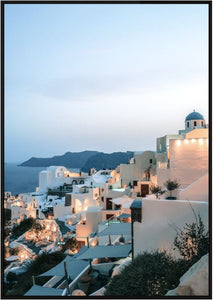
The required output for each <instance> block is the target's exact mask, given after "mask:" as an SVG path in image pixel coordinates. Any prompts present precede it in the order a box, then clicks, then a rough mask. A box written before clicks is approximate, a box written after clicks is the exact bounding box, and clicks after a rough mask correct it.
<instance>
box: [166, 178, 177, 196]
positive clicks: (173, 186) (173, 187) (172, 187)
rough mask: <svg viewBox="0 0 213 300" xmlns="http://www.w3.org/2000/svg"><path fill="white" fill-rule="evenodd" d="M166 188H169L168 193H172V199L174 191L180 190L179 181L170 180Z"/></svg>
mask: <svg viewBox="0 0 213 300" xmlns="http://www.w3.org/2000/svg"><path fill="white" fill-rule="evenodd" d="M164 186H165V187H166V188H167V190H168V191H170V197H172V191H174V190H176V189H178V188H179V186H180V184H179V183H178V182H177V180H170V179H168V180H167V181H166V182H165V183H164Z"/></svg>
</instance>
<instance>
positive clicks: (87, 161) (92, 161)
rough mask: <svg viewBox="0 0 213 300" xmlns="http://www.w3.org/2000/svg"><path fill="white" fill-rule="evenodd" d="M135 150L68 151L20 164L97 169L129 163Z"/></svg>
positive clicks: (87, 169)
mask: <svg viewBox="0 0 213 300" xmlns="http://www.w3.org/2000/svg"><path fill="white" fill-rule="evenodd" d="M133 154H134V152H131V151H127V152H114V153H110V154H108V153H103V152H98V151H83V152H67V153H65V154H64V155H61V156H60V155H59V156H54V157H50V158H37V157H32V158H30V159H29V160H27V161H25V162H23V163H22V164H20V166H23V167H49V166H64V167H66V168H79V169H81V170H82V171H84V172H88V171H89V170H90V169H91V168H95V169H96V170H100V169H103V168H105V169H109V168H112V169H113V168H116V167H117V166H118V165H119V164H122V163H124V164H125V163H128V161H129V159H130V158H131V157H133Z"/></svg>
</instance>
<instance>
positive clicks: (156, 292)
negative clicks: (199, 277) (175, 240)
mask: <svg viewBox="0 0 213 300" xmlns="http://www.w3.org/2000/svg"><path fill="white" fill-rule="evenodd" d="M177 268H178V263H177V261H175V260H174V259H173V258H172V256H171V255H169V254H167V253H166V252H159V251H158V250H156V251H154V252H152V253H148V252H144V253H142V254H140V255H138V256H136V258H135V259H134V260H133V261H132V262H131V263H130V264H129V265H127V266H126V267H125V268H124V269H123V270H122V271H121V273H120V274H118V275H115V276H114V277H113V278H112V279H111V280H110V282H109V284H108V286H107V288H106V291H105V296H112V297H113V296H140V297H141V296H146V297H147V296H164V295H165V294H166V292H167V291H168V290H169V289H173V288H175V287H176V285H178V282H179V278H180V277H179V276H181V275H182V271H181V270H179V271H178V272H177V273H178V275H177V276H176V274H174V269H177ZM184 270H185V269H184ZM180 274H181V275H180Z"/></svg>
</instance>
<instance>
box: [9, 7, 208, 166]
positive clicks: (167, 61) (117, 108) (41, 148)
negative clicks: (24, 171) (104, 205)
mask: <svg viewBox="0 0 213 300" xmlns="http://www.w3.org/2000/svg"><path fill="white" fill-rule="evenodd" d="M5 7H6V8H5V161H6V162H22V161H24V160H27V159H29V158H30V157H32V156H35V157H51V156H53V155H61V154H64V153H65V152H67V151H71V152H78V151H83V150H99V151H103V152H107V153H111V152H115V151H127V150H130V151H143V150H156V138H157V137H160V136H163V135H166V134H175V133H178V130H179V129H184V120H185V117H186V115H187V114H189V113H190V112H192V111H193V109H195V110H196V111H198V112H200V113H201V114H202V115H203V116H204V118H205V119H206V122H207V123H208V5H206V4H202V5H198V4H197V5H196V4H190V5H187V4H182V5H180V4H179V5H171V4H168V5H162V4H159V5H156V4H153V5H144V4H143V5H141V4H137V5H135V4H127V5H122V4H119V5H117V4H116V5H115V4H113V5H109V4H106V5H103V4H99V5H98V4H95V5H94V4H93V5H91V4H64V5H62V4H60V5H59V4H52V5H48V4H45V5H44V4H42V5H39V4H7V5H5Z"/></svg>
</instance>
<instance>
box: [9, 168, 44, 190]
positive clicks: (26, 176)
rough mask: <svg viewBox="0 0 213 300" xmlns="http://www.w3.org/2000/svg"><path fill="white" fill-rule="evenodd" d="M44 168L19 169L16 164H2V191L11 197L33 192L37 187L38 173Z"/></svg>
mask: <svg viewBox="0 0 213 300" xmlns="http://www.w3.org/2000/svg"><path fill="white" fill-rule="evenodd" d="M42 170H46V168H45V167H19V166H18V163H17V164H15V163H5V164H4V191H5V192H11V193H12V195H16V194H20V193H29V192H35V190H36V187H38V186H39V172H40V171H42Z"/></svg>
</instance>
